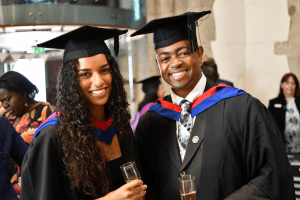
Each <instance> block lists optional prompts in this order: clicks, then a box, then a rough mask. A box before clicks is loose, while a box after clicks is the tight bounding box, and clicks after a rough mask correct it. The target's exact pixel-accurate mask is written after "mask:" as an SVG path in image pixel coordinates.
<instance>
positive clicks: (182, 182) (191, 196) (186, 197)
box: [179, 175, 196, 200]
mask: <svg viewBox="0 0 300 200" xmlns="http://www.w3.org/2000/svg"><path fill="white" fill-rule="evenodd" d="M179 192H180V196H181V200H196V186H195V177H194V176H192V175H185V176H182V177H180V178H179Z"/></svg>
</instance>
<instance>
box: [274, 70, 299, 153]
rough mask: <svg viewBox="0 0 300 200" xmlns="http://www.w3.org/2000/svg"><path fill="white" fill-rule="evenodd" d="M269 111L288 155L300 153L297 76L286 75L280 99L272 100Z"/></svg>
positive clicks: (282, 80) (279, 95)
mask: <svg viewBox="0 0 300 200" xmlns="http://www.w3.org/2000/svg"><path fill="white" fill-rule="evenodd" d="M268 109H269V111H270V112H271V114H272V116H273V117H274V119H275V121H276V123H277V126H278V128H279V130H280V132H281V134H282V137H283V139H284V142H285V147H286V152H287V153H300V115H299V111H300V89H299V81H298V79H297V77H296V75H295V74H293V73H288V74H285V75H284V76H283V77H282V79H281V82H280V89H279V94H278V97H277V98H275V99H272V100H270V102H269V108H268Z"/></svg>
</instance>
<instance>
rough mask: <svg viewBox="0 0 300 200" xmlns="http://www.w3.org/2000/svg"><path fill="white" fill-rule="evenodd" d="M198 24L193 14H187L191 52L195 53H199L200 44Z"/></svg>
mask: <svg viewBox="0 0 300 200" xmlns="http://www.w3.org/2000/svg"><path fill="white" fill-rule="evenodd" d="M196 23H197V22H195V17H194V14H193V13H192V12H188V14H187V28H188V37H189V42H190V44H191V51H192V52H195V51H198V43H197V37H196Z"/></svg>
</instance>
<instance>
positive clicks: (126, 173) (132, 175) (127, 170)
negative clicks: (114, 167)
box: [120, 161, 141, 183]
mask: <svg viewBox="0 0 300 200" xmlns="http://www.w3.org/2000/svg"><path fill="white" fill-rule="evenodd" d="M120 168H121V171H122V175H123V177H124V180H125V182H126V183H129V182H131V181H133V180H137V179H141V175H140V173H139V171H138V169H137V167H136V165H135V162H134V161H132V162H128V163H126V164H124V165H122V166H121V167H120Z"/></svg>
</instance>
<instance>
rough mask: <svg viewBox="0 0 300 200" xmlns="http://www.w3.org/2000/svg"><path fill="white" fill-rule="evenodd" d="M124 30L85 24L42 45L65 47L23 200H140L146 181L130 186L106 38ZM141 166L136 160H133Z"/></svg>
mask: <svg viewBox="0 0 300 200" xmlns="http://www.w3.org/2000/svg"><path fill="white" fill-rule="evenodd" d="M126 32H127V30H117V29H104V28H96V27H90V26H83V27H80V28H78V29H76V30H74V31H71V32H69V33H66V34H64V35H61V36H59V37H57V38H54V39H52V40H49V41H47V42H45V43H42V44H40V45H38V46H40V47H48V48H59V49H65V52H64V57H63V66H62V68H61V69H60V73H59V77H58V86H57V89H58V93H57V99H58V101H57V105H56V111H57V112H56V113H55V114H53V115H52V116H50V117H49V118H48V119H47V120H46V122H45V123H44V124H43V125H42V126H41V127H40V128H39V129H38V130H37V131H36V133H35V136H34V138H33V140H32V143H31V145H30V147H29V149H28V151H27V154H26V155H25V158H24V162H23V168H22V185H23V186H24V187H22V191H21V199H22V200H27V199H28V200H29V199H30V200H32V199H35V200H36V199H38V200H52V199H53V200H54V199H55V200H59V199H63V200H66V199H72V200H73V199H78V200H79V199H80V200H81V199H116V200H117V199H120V200H121V199H131V200H137V199H142V198H143V197H144V195H145V193H146V192H145V190H146V187H147V186H146V185H143V182H142V181H141V180H135V181H132V182H130V183H127V184H125V181H124V180H123V177H122V174H121V170H120V166H121V165H122V164H124V163H126V162H129V161H133V160H135V152H134V144H133V135H132V130H131V128H130V123H129V120H130V114H129V111H128V103H127V100H126V93H125V90H124V87H123V81H122V76H121V74H120V71H119V67H118V64H117V62H116V61H115V59H114V58H113V57H112V56H111V53H110V51H109V49H108V47H107V46H106V44H105V42H104V40H106V39H109V38H112V37H114V42H115V45H114V50H115V53H116V55H117V53H118V37H119V35H121V34H124V33H126ZM135 161H136V163H137V165H138V167H139V162H138V160H135Z"/></svg>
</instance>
